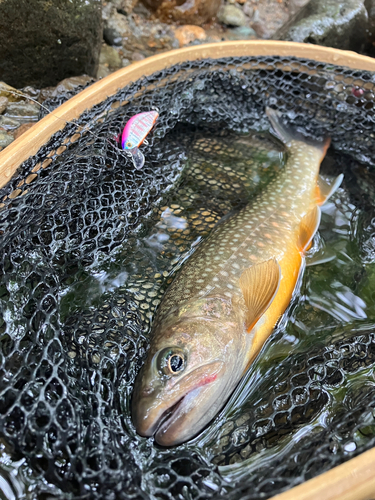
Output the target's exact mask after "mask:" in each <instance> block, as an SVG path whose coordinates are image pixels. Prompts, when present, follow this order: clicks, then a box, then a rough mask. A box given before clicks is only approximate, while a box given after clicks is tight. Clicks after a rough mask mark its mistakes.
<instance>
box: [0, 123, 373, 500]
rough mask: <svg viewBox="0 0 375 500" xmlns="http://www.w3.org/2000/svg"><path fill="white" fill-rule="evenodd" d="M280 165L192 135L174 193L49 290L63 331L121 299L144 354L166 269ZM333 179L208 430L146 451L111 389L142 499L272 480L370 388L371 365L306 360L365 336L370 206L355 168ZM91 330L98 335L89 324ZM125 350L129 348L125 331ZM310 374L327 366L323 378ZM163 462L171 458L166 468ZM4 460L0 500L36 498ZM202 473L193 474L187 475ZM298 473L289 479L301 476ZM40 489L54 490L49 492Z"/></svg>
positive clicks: (229, 143) (170, 271)
mask: <svg viewBox="0 0 375 500" xmlns="http://www.w3.org/2000/svg"><path fill="white" fill-rule="evenodd" d="M284 159H285V158H284V155H283V148H282V146H281V145H280V144H279V143H278V142H277V141H275V139H273V138H272V137H271V136H269V135H266V134H237V135H235V134H226V133H223V132H222V133H221V134H220V133H211V132H207V131H195V132H194V133H192V147H191V149H190V152H189V155H188V159H187V164H186V168H185V171H184V173H183V178H182V180H181V183H180V185H179V186H178V188H177V189H176V190H175V191H174V192H173V193H169V194H168V195H167V196H166V197H165V198H164V200H163V203H162V204H161V206H159V207H156V208H155V210H154V212H153V214H152V215H151V217H150V218H149V220H148V222H147V223H146V224H145V225H144V226H143V227H142V228H141V230H140V232H139V233H138V234H136V235H134V236H133V237H132V238H131V239H130V240H128V241H127V242H126V244H124V245H122V246H121V247H119V248H117V249H116V251H115V252H113V254H111V258H110V259H109V260H106V261H104V262H103V263H99V264H98V263H97V262H95V263H94V264H93V265H92V266H87V267H86V268H82V269H77V270H76V274H75V276H74V279H72V280H70V281H66V282H65V284H64V286H63V287H61V288H60V290H59V298H60V304H61V306H60V309H61V320H62V321H63V322H66V324H69V320H70V318H72V317H74V316H75V315H77V314H80V313H82V312H84V313H85V314H86V315H88V316H90V314H92V317H95V315H94V313H96V312H97V311H99V312H100V311H103V315H104V314H105V307H106V304H107V302H108V301H109V300H110V301H112V302H113V301H114V302H115V306H113V307H112V308H111V311H112V315H113V316H114V317H116V314H117V318H121V308H122V304H123V303H124V301H125V300H128V301H131V304H132V307H133V308H134V310H141V317H142V319H143V321H144V324H145V327H144V330H143V331H142V335H143V337H144V344H143V345H144V347H145V346H146V339H147V336H148V333H149V324H150V322H151V321H152V318H153V314H154V311H155V308H156V307H157V305H158V304H159V303H160V300H161V297H162V294H163V291H164V290H165V289H166V287H167V286H168V284H169V283H170V282H171V280H172V279H173V277H174V275H175V273H176V272H177V271H178V269H179V268H180V267H181V265H183V263H184V262H185V261H186V260H187V259H188V258H189V256H190V255H191V253H192V252H193V251H194V248H195V247H196V245H197V244H199V242H200V241H202V240H203V239H204V238H205V237H207V235H208V234H209V232H210V230H211V229H212V228H213V227H214V226H215V224H216V223H217V222H218V221H219V220H221V219H222V218H223V217H225V216H226V215H227V214H231V213H233V212H234V211H236V210H239V209H240V208H241V207H243V206H245V205H246V203H247V202H248V200H249V199H251V197H252V196H254V195H255V194H256V193H257V192H259V191H260V190H261V189H262V187H264V186H265V185H267V184H268V182H269V181H270V180H271V179H272V178H273V177H274V176H275V175H277V173H278V171H279V170H280V168H282V166H283V163H284ZM346 160H347V159H346V158H344V157H342V156H339V155H337V154H335V153H330V154H329V156H328V158H327V159H326V160H325V161H324V163H323V167H322V171H323V173H325V174H328V175H338V174H339V173H341V171H342V168H343V165H345V163H346ZM352 172H353V169H352ZM344 174H345V176H346V177H345V179H346V181H345V180H344V184H343V186H342V187H341V188H340V189H339V190H338V192H337V193H336V194H335V195H334V196H333V198H332V199H331V200H330V201H329V202H328V203H327V204H326V205H325V206H324V207H323V208H322V221H321V225H320V228H319V233H318V235H317V236H316V238H315V240H314V244H313V247H312V248H311V249H310V250H309V252H308V254H307V257H306V264H307V267H306V269H305V272H304V274H303V277H302V279H301V280H300V283H299V284H298V287H297V290H296V293H295V295H294V297H293V300H292V302H291V304H290V306H289V308H288V310H287V312H286V313H285V315H284V316H283V318H282V319H281V321H280V323H279V325H278V326H277V328H276V330H275V332H274V333H273V335H272V336H271V337H270V339H269V340H268V341H267V343H266V344H265V346H264V347H263V349H262V351H261V353H260V355H259V356H258V358H257V359H256V361H255V362H254V363H253V365H252V366H251V368H250V370H249V372H248V373H247V375H246V377H245V378H244V380H243V381H242V382H241V383H240V384H239V386H238V388H237V389H236V391H235V393H234V394H233V395H232V397H231V398H230V400H229V402H228V404H227V405H226V406H225V408H224V410H223V411H222V412H221V413H220V414H219V415H218V416H217V418H216V419H215V420H214V422H212V424H211V425H210V426H208V427H207V428H206V429H205V430H204V431H203V432H202V433H201V434H200V435H199V436H197V437H196V438H195V439H193V440H192V441H190V442H189V443H186V444H184V445H181V446H179V447H176V448H175V449H172V450H165V449H161V448H159V447H156V446H155V445H154V444H153V440H152V438H151V439H144V438H141V437H139V436H137V435H136V433H135V430H134V427H133V425H132V422H131V418H130V410H129V408H130V398H131V385H128V384H127V383H125V382H124V383H123V384H122V385H121V383H120V385H119V387H120V396H121V407H122V409H123V411H124V420H123V422H124V424H123V425H125V429H126V432H127V433H128V434H129V436H130V443H131V444H130V448H131V450H132V455H133V458H134V461H135V463H136V464H137V466H138V467H139V468H140V469H141V470H142V487H143V489H144V491H146V492H147V493H148V494H149V495H150V496H151V497H155V498H173V497H174V498H197V497H198V495H199V494H201V493H202V491H203V489H204V495H205V496H206V497H207V498H208V497H210V495H211V496H214V495H216V494H219V493H220V494H222V495H224V496H225V495H229V494H230V493H231V491H234V488H235V487H236V485H237V484H239V483H240V482H245V483H246V484H248V485H250V484H251V480H252V479H251V478H252V477H254V478H255V479H254V480H258V479H257V478H258V476H259V475H263V476H264V471H265V470H268V471H269V472H268V473H269V474H271V475H272V468H273V467H276V466H275V463H276V462H275V460H276V461H278V462H280V461H281V460H282V459H283V457H290V456H291V454H292V453H293V450H295V449H297V448H298V447H299V446H301V447H302V444H303V443H305V442H309V440H310V441H313V440H314V439H315V438H316V436H318V435H320V434H322V433H324V432H328V430H330V429H331V427H332V422H334V419H335V416H336V415H338V414H340V412H343V411H344V412H345V411H347V409H348V408H353V407H355V401H356V398H357V399H358V397H360V391H361V390H363V388H367V389H368V391H369V394H370V393H371V390H372V388H375V387H374V371H373V365H372V364H368V365H366V366H365V364H363V363H362V364H359V365H358V367H356V368H355V369H351V368H350V367H349V368H348V367H345V366H344V365H342V364H341V365H340V363H341V361H340V363H339V362H337V363H338V364H339V365H340V366H339V368H337V366H336V365H334V366H333V368H332V369H333V372H332V373H333V374H334V375H332V377H336V378H335V379H334V380H333V378H332V377H331V379H329V376H328V375H327V370H328V369H329V366H328V365H327V364H324V363H323V362H320V361H319V360H318V361H311V359H312V358H314V356H315V357H316V359H318V356H320V355H321V354H319V353H322V352H323V353H324V355H325V356H326V358H327V359H328V358H329V356H331V358H329V359H332V363H336V361H335V360H337V359H339V357H340V356H341V355H342V349H343V347H342V346H344V345H345V339H349V341H351V339H352V338H353V337H354V336H357V337H356V338H357V340H356V341H355V342H356V343H357V344H358V346H359V347H358V349H359V350H358V353H359V354H358V358H359V359H362V358H363V356H362V358H361V355H360V349H361V348H360V346H361V341H360V338H359V337H360V336H361V334H363V336H364V338H365V337H366V335H367V337H366V339H367V338H368V332H369V331H371V329H375V295H374V293H373V287H374V284H375V244H374V239H375V237H374V234H375V220H374V219H373V216H375V210H374V209H373V207H372V205H371V203H370V202H369V201H368V200H369V199H370V198H371V196H369V197H368V198H366V199H362V192H366V190H368V191H369V192H370V194H371V185H370V184H369V180H368V172H367V170H366V168H364V167H361V166H360V165H359V164H356V170H355V175H356V182H355V183H353V182H350V181H351V179H352V177H351V176H352V175H353V173H350V172H348V171H344ZM373 226H374V229H373ZM116 308H117V309H116ZM116 311H118V313H116ZM97 326H98V331H100V320H99V323H98V325H97ZM374 331H375V330H374ZM98 335H100V333H98ZM123 342H124V343H126V342H133V338H132V336H131V333H129V332H128V331H127V330H125V331H124V332H123ZM363 342H365V341H363ZM366 342H367V344H366V345H369V342H368V341H367V340H366ZM78 343H79V344H81V345H82V346H83V348H87V346H92V349H94V348H95V339H94V340H88V339H87V338H86V336H85V333H84V332H82V334H81V336H79V335H78ZM105 346H106V348H107V349H108V352H109V356H110V357H112V359H114V360H116V359H118V358H117V356H118V346H116V343H115V342H113V347H112V344H111V338H108V339H107V340H106V343H105ZM330 346H334V347H330ZM366 349H369V348H368V347H366ZM366 352H367V351H366ZM69 356H70V357H71V359H72V360H74V359H75V358H76V357H77V356H82V357H85V353H82V352H79V353H78V352H77V350H75V349H73V348H72V350H71V351H70V352H69ZM92 356H93V357H92V359H93V361H94V362H95V363H99V362H100V356H101V354H100V352H94V354H93V355H92ZM95 356H96V357H95ZM340 360H341V358H340ZM137 362H138V364H139V360H138V361H137ZM309 363H310V364H309ZM314 363H315V364H314ZM322 363H323V364H322ZM325 363H326V360H325ZM309 367H310V368H309ZM311 367H312V368H311ZM309 370H310V371H309ZM311 370H315V371H314V373H313V374H311V373H310V372H311ZM319 370H323V371H324V370H325V371H324V374H320V373H319ZM135 373H136V365H134V366H133V365H132V367H131V369H130V374H129V380H130V381H131V380H132V378H134V376H135ZM306 373H309V376H307V375H306ZM298 377H299V379H298V381H297V378H298ZM295 381H297V382H298V383H297V382H295ZM294 382H295V383H294ZM314 384H315V385H314ZM367 389H366V390H367ZM314 391H315V392H314ZM282 419H285V421H283V420H282ZM374 424H375V422H374V414H373V412H372V411H371V409H369V411H368V414H364V415H363V422H362V427H360V428H359V429H358V430H357V433H356V435H355V437H354V438H353V439H352V438H350V439H349V438H348V441H347V442H346V441H345V442H344V441H341V442H340V443H339V444H338V446H341V447H343V449H344V451H345V453H346V454H347V455H348V456H350V454H353V453H355V452H356V450H358V449H360V447H361V446H366V443H368V442H370V440H371V439H372V438H373V437H374V436H375V428H374ZM319 433H320V434H319ZM322 435H323V434H322ZM333 446H334V445H333ZM340 449H341V448H340ZM3 456H4V457H6V453H5V451H4V450H3ZM174 456H175V457H176V460H177V459H178V464H179V465H178V466H177V465H176V466H175V469H173V467H174V465H173V464H174V462H173V460H174V458H173V457H174ZM183 457H186V459H184V458H183ZM4 460H6V459H5V458H4ZM4 460H3V462H2V466H1V467H2V471H3V472H2V473H1V475H0V491H1V490H2V493H0V497H1V498H6V499H9V500H10V499H13V498H34V497H33V495H34V493H33V487H32V484H33V481H32V479H31V478H30V474H29V472H27V471H28V469H27V466H26V464H25V463H24V462H23V461H22V460H21V461H19V462H14V463H13V464H10V463H9V459H8V462H7V463H6V464H5V465H4ZM184 460H185V461H186V464H187V465H186V466H185V465H184V464H185V462H184ZM166 463H167V464H168V466H166V465H165V464H166ZM176 463H177V462H176ZM170 464H172V466H170ZM163 467H164V469H163ZM171 467H172V469H171ZM184 467H185V470H184ZM201 469H202V470H203V469H204V470H205V472H204V473H203V472H202V473H199V474H198V473H197V471H200V470H201ZM171 470H172V471H173V470H174V472H171ZM26 472H27V473H26ZM194 474H198V476H199V477H198V476H197V477H198V479H194ZM298 474H299V475H298ZM298 474H297V476H298V477H297V476H296V478H297V479H296V481H297V482H298V480H299V479H298V478H301V477H302V475H301V474H300V473H298ZM25 477H28V479H25ZM10 478H12V479H10ZM20 478H21V479H20ZM181 478H184V479H183V480H182V479H181ZM303 478H304V479H305V478H306V477H305V476H304V477H303ZM293 480H294V479H293ZM291 482H292V483H293V481H291ZM258 483H259V481H258ZM258 483H256V484H257V485H258ZM45 487H46V488H47V485H45ZM47 489H48V491H50V492H52V493H53V488H52V487H48V488H47ZM167 490H168V492H169V493H168V495H169V496H168V495H167V493H166V491H167ZM257 491H258V490H257ZM259 491H261V490H259ZM265 491H266V490H265ZM266 492H267V491H266ZM1 495H2V496H1ZM162 495H164V496H162ZM165 495H167V496H165ZM178 495H180V496H178ZM268 495H269V492H268ZM254 498H255V497H254Z"/></svg>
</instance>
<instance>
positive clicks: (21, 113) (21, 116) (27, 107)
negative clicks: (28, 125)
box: [4, 101, 40, 122]
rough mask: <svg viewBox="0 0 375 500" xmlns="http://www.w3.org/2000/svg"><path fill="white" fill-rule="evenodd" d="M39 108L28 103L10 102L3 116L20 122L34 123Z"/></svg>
mask: <svg viewBox="0 0 375 500" xmlns="http://www.w3.org/2000/svg"><path fill="white" fill-rule="evenodd" d="M39 107H40V106H38V105H37V104H35V103H33V102H30V101H21V102H11V103H9V104H8V106H7V109H6V111H5V113H4V116H7V117H8V118H14V119H15V120H19V121H22V122H24V121H25V120H26V121H31V120H33V121H36V120H37V119H38V115H39Z"/></svg>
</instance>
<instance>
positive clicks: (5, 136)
mask: <svg viewBox="0 0 375 500" xmlns="http://www.w3.org/2000/svg"><path fill="white" fill-rule="evenodd" d="M11 142H13V135H11V134H9V133H8V132H6V131H5V130H0V149H3V148H6V147H7V146H9V144H10V143H11Z"/></svg>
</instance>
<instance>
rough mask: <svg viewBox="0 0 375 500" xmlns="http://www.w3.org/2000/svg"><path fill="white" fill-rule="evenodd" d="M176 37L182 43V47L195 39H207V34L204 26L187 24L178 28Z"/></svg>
mask: <svg viewBox="0 0 375 500" xmlns="http://www.w3.org/2000/svg"><path fill="white" fill-rule="evenodd" d="M175 37H176V38H177V40H178V43H179V44H180V47H183V46H184V45H188V44H189V43H191V42H194V41H195V40H205V39H206V38H207V34H206V32H205V30H204V29H203V28H201V27H200V26H193V25H185V26H181V27H180V28H177V29H176V31H175Z"/></svg>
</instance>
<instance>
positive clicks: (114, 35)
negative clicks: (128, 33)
mask: <svg viewBox="0 0 375 500" xmlns="http://www.w3.org/2000/svg"><path fill="white" fill-rule="evenodd" d="M103 38H104V41H105V42H106V43H108V45H115V46H117V47H119V46H120V45H122V36H121V33H119V32H118V31H117V30H116V29H114V28H108V27H107V28H104V30H103Z"/></svg>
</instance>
